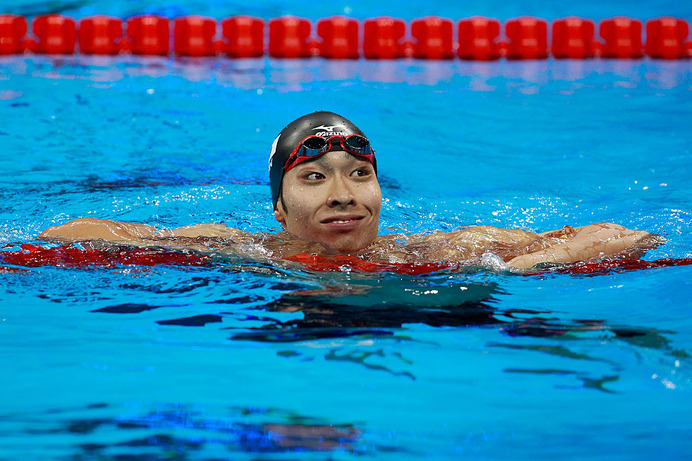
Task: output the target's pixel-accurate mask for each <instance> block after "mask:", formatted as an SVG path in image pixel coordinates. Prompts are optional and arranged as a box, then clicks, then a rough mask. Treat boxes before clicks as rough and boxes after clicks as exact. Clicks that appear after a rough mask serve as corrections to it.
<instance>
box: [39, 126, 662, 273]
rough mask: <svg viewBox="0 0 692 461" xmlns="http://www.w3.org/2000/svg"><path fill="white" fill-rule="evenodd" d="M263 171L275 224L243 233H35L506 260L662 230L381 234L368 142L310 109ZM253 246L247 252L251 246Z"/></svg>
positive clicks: (190, 229)
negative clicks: (272, 229) (276, 227)
mask: <svg viewBox="0 0 692 461" xmlns="http://www.w3.org/2000/svg"><path fill="white" fill-rule="evenodd" d="M269 179H270V186H271V194H272V201H273V206H274V216H275V218H276V220H277V221H278V222H279V223H280V224H281V227H282V231H281V232H279V233H278V234H248V233H245V232H242V231H240V230H238V229H234V228H230V227H227V226H224V225H221V224H211V223H207V224H196V225H191V226H183V227H178V228H175V229H172V230H170V229H157V228H154V227H152V226H149V225H145V224H137V223H127V222H116V221H109V220H103V219H92V218H83V219H76V220H73V221H70V222H68V223H66V224H63V225H59V226H54V227H49V228H48V229H46V230H45V231H43V232H42V233H41V235H40V238H41V239H44V240H54V241H61V242H66V241H80V242H92V244H93V243H94V242H95V243H96V244H100V243H102V242H112V243H117V244H125V245H137V246H163V247H168V248H191V249H197V250H200V251H221V252H223V251H226V250H229V249H230V250H232V251H235V252H238V253H240V254H243V255H246V256H248V257H253V256H257V252H256V250H252V248H257V247H258V245H259V246H260V247H261V248H262V249H263V251H264V254H265V255H269V256H270V257H271V258H274V259H286V258H292V257H294V256H296V255H300V254H304V253H307V254H314V255H334V254H341V255H344V254H346V255H351V256H355V257H358V258H362V259H364V260H368V261H382V262H390V263H439V262H448V263H459V262H463V261H472V260H474V259H476V258H480V257H482V256H483V255H485V254H487V253H492V254H494V255H496V256H498V257H500V258H502V260H503V261H505V262H506V263H508V264H509V265H510V266H512V267H514V268H517V269H528V268H532V267H534V266H536V265H537V264H542V263H557V264H562V263H574V262H580V261H595V260H600V259H604V258H608V257H613V258H630V259H631V258H639V257H641V256H642V255H643V254H644V253H645V252H646V251H647V250H649V249H651V248H655V247H656V246H658V245H660V244H661V243H663V242H664V239H663V238H662V237H660V236H657V235H653V234H649V233H648V232H644V231H635V230H630V229H627V228H625V227H623V226H620V225H617V224H611V223H598V224H591V225H588V226H584V227H570V226H564V227H563V228H562V229H559V230H554V231H549V232H543V233H534V232H529V231H524V230H519V229H500V228H496V227H492V226H469V227H465V228H462V229H459V230H455V231H452V232H439V231H438V232H432V233H425V234H414V235H407V234H393V235H379V234H378V226H379V217H380V208H381V205H382V193H381V191H380V185H379V182H378V180H377V162H376V160H375V151H374V150H373V147H372V146H371V144H370V141H369V140H368V138H367V137H366V136H365V134H364V133H363V132H362V131H361V130H360V129H358V128H357V127H356V126H355V125H354V124H353V123H352V122H350V121H349V120H347V119H345V118H344V117H342V116H340V115H338V114H335V113H332V112H315V113H312V114H308V115H305V116H303V117H300V118H298V119H297V120H295V121H293V122H291V123H290V124H289V125H288V126H286V128H284V129H283V130H282V131H281V133H280V134H279V136H278V137H277V138H276V139H275V140H274V143H273V145H272V148H271V153H270V156H269ZM253 251H254V253H253Z"/></svg>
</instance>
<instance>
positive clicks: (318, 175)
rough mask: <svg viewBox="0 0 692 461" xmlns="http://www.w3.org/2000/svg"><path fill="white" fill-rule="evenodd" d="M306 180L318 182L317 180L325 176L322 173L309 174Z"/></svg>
mask: <svg viewBox="0 0 692 461" xmlns="http://www.w3.org/2000/svg"><path fill="white" fill-rule="evenodd" d="M305 178H306V179H311V180H316V179H322V178H324V175H323V174H322V173H314V172H313V173H308V174H307V175H306V176H305Z"/></svg>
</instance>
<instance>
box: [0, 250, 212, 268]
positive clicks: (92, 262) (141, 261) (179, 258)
mask: <svg viewBox="0 0 692 461" xmlns="http://www.w3.org/2000/svg"><path fill="white" fill-rule="evenodd" d="M20 248H21V249H20V250H19V251H0V264H11V265H14V266H22V267H41V266H57V267H116V266H123V265H136V266H159V265H181V266H204V265H207V264H209V263H210V257H209V256H205V255H194V254H189V253H182V252H173V251H160V250H152V249H144V248H111V249H108V250H100V249H93V250H83V249H81V248H78V247H76V246H74V245H60V246H57V247H51V248H46V247H40V246H37V245H32V244H29V243H25V244H23V245H21V246H20ZM5 269H10V270H12V269H13V268H5Z"/></svg>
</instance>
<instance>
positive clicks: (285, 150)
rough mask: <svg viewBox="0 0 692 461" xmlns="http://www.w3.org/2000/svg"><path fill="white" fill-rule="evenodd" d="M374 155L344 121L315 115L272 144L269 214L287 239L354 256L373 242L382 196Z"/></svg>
mask: <svg viewBox="0 0 692 461" xmlns="http://www.w3.org/2000/svg"><path fill="white" fill-rule="evenodd" d="M376 173H377V170H376V163H375V153H374V151H373V150H372V148H371V147H370V143H369V141H368V139H367V138H366V137H365V135H364V134H363V132H362V131H360V130H359V129H358V128H357V127H356V126H355V125H354V124H353V123H351V122H350V121H349V120H347V119H345V118H344V117H341V116H340V115H337V114H334V113H332V112H315V113H313V114H308V115H305V116H303V117H300V118H299V119H297V120H295V121H293V122H291V123H290V124H289V125H288V126H287V127H286V128H284V129H283V131H281V133H280V134H279V136H278V137H277V138H276V139H275V140H274V144H273V145H272V151H271V155H270V157H269V178H270V184H271V190H272V200H273V204H274V215H275V216H276V219H277V220H278V221H279V222H280V223H281V224H282V226H283V227H284V229H285V230H286V231H288V232H289V233H291V234H292V235H294V236H296V237H299V238H302V239H305V240H310V241H315V242H320V243H322V244H324V245H326V246H328V247H330V248H332V249H334V250H338V251H342V252H354V251H358V250H360V249H362V248H365V247H367V246H368V245H370V244H371V243H372V242H373V241H374V240H375V238H376V237H377V226H378V223H379V215H380V206H381V201H382V195H381V192H380V187H379V183H378V182H377V174H376Z"/></svg>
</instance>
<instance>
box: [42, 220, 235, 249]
mask: <svg viewBox="0 0 692 461" xmlns="http://www.w3.org/2000/svg"><path fill="white" fill-rule="evenodd" d="M174 237H193V238H194V237H225V238H243V237H248V235H247V234H246V233H245V232H242V231H240V230H238V229H233V228H232V227H227V226H224V225H222V224H195V225H192V226H182V227H178V228H176V229H173V230H168V229H157V228H155V227H153V226H149V225H147V224H138V223H130V222H118V221H110V220H107V219H95V218H81V219H75V220H73V221H70V222H68V223H66V224H62V225H60V226H53V227H49V228H48V229H46V230H44V231H43V232H41V235H39V238H41V239H45V240H61V241H84V240H105V241H107V242H117V243H126V244H128V243H129V244H132V243H143V242H145V241H147V240H152V239H161V238H174Z"/></svg>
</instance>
